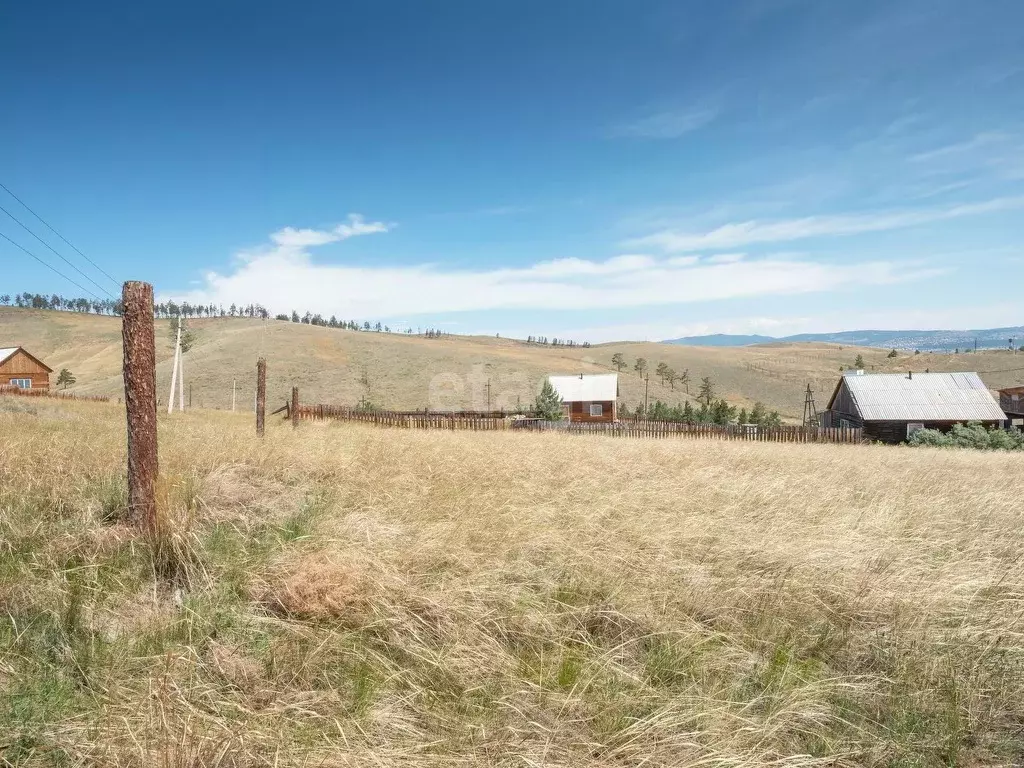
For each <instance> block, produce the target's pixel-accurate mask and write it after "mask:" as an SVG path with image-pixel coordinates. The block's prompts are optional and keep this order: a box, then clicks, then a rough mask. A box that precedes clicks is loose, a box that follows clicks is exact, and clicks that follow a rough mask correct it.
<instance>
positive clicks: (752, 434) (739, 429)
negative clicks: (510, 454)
mask: <svg viewBox="0 0 1024 768" xmlns="http://www.w3.org/2000/svg"><path fill="white" fill-rule="evenodd" d="M298 416H299V419H300V420H306V421H322V420H335V421H355V422H361V423H364V424H374V425H377V426H381V427H397V428H400V429H448V430H456V429H458V430H469V431H473V432H486V431H494V430H515V431H522V432H560V433H563V434H569V435H606V436H609V437H634V438H669V437H680V438H694V439H705V440H708V439H710V440H746V441H751V442H760V443H860V442H862V441H863V430H861V429H845V428H841V427H800V426H788V425H784V426H779V427H769V428H760V427H751V426H744V425H735V424H732V425H729V426H720V425H718V424H679V423H675V422H668V421H639V420H627V421H620V422H615V423H607V424H586V423H580V422H568V421H544V420H543V419H537V418H529V417H526V418H524V417H515V416H504V417H502V416H497V415H479V414H478V413H475V412H453V413H431V412H422V411H419V412H417V411H359V410H356V409H354V408H348V407H346V406H339V405H300V406H299V409H298Z"/></svg>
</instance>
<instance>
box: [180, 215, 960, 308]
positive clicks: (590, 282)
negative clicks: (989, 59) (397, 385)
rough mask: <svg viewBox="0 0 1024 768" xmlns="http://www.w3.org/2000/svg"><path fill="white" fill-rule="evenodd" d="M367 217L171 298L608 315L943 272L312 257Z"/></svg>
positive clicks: (283, 240) (278, 240)
mask: <svg viewBox="0 0 1024 768" xmlns="http://www.w3.org/2000/svg"><path fill="white" fill-rule="evenodd" d="M359 221H360V224H359V226H356V225H354V224H353V223H352V220H351V219H350V223H349V224H348V225H346V226H348V227H349V228H350V229H348V230H344V231H343V233H341V232H338V231H337V229H332V230H326V231H321V230H308V229H293V228H288V229H285V230H280V231H279V232H276V233H274V234H273V235H272V236H271V241H272V244H271V245H269V246H263V247H259V248H256V249H253V250H250V251H246V252H243V253H241V254H239V257H240V258H239V259H238V260H237V261H236V262H235V264H236V267H235V269H234V270H233V271H232V272H231V273H229V274H220V273H214V272H211V273H208V274H207V275H205V277H204V281H203V284H202V286H201V287H200V288H199V289H197V290H193V291H190V292H187V293H183V294H174V295H171V296H170V298H175V299H184V300H188V301H193V302H199V303H216V304H225V305H226V304H231V303H232V302H235V303H237V302H243V303H250V302H254V301H255V302H259V303H261V304H263V305H265V306H267V307H268V308H271V309H272V310H274V311H285V310H291V309H299V308H302V309H309V310H310V311H313V312H320V313H321V314H324V315H329V314H337V315H341V316H345V317H357V318H359V317H361V318H392V317H403V316H409V315H422V314H429V313H434V314H439V313H451V312H460V311H482V310H493V309H521V310H538V309H552V310H567V309H568V310H580V309H605V310H606V309H609V308H614V307H639V306H652V305H667V304H681V303H693V302H705V301H714V300H722V299H731V298H737V297H752V296H764V295H788V294H801V293H811V292H820V291H830V290H834V289H836V288H839V287H849V286H865V285H880V284H891V283H899V282H906V281H911V280H922V279H925V278H928V277H931V276H933V275H936V274H939V273H940V272H941V270H936V269H933V268H930V267H928V266H927V265H924V264H922V263H920V262H900V261H886V260H875V261H865V262H861V263H855V264H833V263H824V262H816V261H814V260H811V259H806V258H800V257H797V256H793V255H791V254H778V255H775V256H767V257H764V258H759V259H743V258H741V257H740V255H739V254H730V255H726V256H725V257H724V258H723V257H712V258H706V259H705V258H700V257H697V256H684V257H662V258H658V257H655V256H651V255H649V254H644V253H630V254H623V255H620V256H615V257H613V258H610V259H605V260H590V259H579V258H566V259H556V260H552V261H541V262H536V263H534V264H531V265H528V266H525V267H519V268H495V269H480V270H455V269H444V268H439V267H436V266H433V265H429V264H418V265H411V266H406V265H394V266H369V267H367V266H349V265H343V264H317V263H315V262H314V261H313V259H312V255H311V253H310V249H312V248H314V247H317V246H322V245H325V244H327V243H329V242H336V241H338V240H343V239H346V237H351V236H353V234H354V233H356V232H358V233H360V234H368V233H369V232H370V231H376V232H382V231H385V228H382V226H383V225H380V223H379V222H378V223H376V224H367V223H365V222H362V220H359ZM344 233H347V234H344ZM327 235H330V238H328V237H327Z"/></svg>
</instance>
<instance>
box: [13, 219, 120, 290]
mask: <svg viewBox="0 0 1024 768" xmlns="http://www.w3.org/2000/svg"><path fill="white" fill-rule="evenodd" d="M0 237H2V238H3V239H4V240H6V241H7V242H8V243H10V244H11V245H13V246H14V247H15V248H18V249H20V250H22V251H24V252H25V253H27V254H28V255H29V256H31V257H32V258H33V259H35V260H36V261H38V262H39V263H40V264H42V265H43V266H44V267H46V268H47V269H48V270H50V271H51V272H55V273H56V274H58V275H60V276H61V277H63V278H64V279H65V280H67V281H68V282H69V283H71V284H72V285H73V286H75V287H76V288H78V289H80V290H83V291H85V292H86V293H88V294H89V295H90V296H92V297H93V298H94V299H96V300H97V301H103V299H102V298H100V297H99V296H97V295H96V294H95V293H93V292H92V291H90V290H89V289H88V288H86V287H85V286H84V285H82V284H81V283H77V282H75V281H74V280H72V279H71V278H70V277H68V276H67V275H65V274H64V273H63V272H61V271H60V270H59V269H57V268H56V267H54V266H53V265H52V264H48V263H47V262H45V261H43V260H42V259H41V258H39V257H38V256H36V255H35V254H34V253H32V251H30V250H29V249H28V248H26V247H25V246H23V245H21V244H19V243H16V242H15V241H14V240H11V238H9V237H8V236H7V235H5V234H4V233H3V232H0Z"/></svg>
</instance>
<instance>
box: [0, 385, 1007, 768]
mask: <svg viewBox="0 0 1024 768" xmlns="http://www.w3.org/2000/svg"><path fill="white" fill-rule="evenodd" d="M160 429H161V435H160V450H161V454H160V462H161V470H162V472H161V474H162V479H161V488H160V493H161V510H162V516H163V517H162V528H161V530H163V531H164V533H165V535H164V537H163V538H162V540H161V542H160V545H159V546H158V547H156V548H155V549H154V546H153V544H152V543H150V542H147V541H144V540H142V539H140V538H139V537H137V536H136V535H135V534H134V532H133V531H132V530H130V529H129V528H127V527H126V526H124V525H123V524H122V523H121V522H120V517H121V515H122V514H123V510H124V496H125V493H124V484H123V481H122V480H121V468H122V466H123V464H124V445H123V444H124V424H123V413H122V412H121V411H120V410H119V409H118V408H117V407H115V406H106V405H94V404H61V403H37V402H31V403H27V402H25V401H18V400H15V399H12V398H0V756H2V757H0V759H2V760H6V761H7V763H9V764H14V765H117V766H150V765H159V766H207V765H220V766H263V765H267V766H270V765H328V766H342V765H353V766H355V765H384V766H387V765H401V766H428V765H430V766H434V765H436V766H441V765H445V766H447V765H509V766H512V765H518V766H541V765H544V766H570V765H571V766H577V765H592V766H622V765H636V766H640V765H644V766H669V765H671V766H755V765H786V766H805V765H807V766H809V765H890V766H897V765H899V766H911V765H970V766H978V765H1010V764H1015V763H1020V762H1021V761H1022V760H1024V733H1022V726H1024V667H1022V665H1024V642H1022V639H1024V638H1022V632H1024V623H1022V621H1021V616H1022V613H1024V560H1022V554H1024V547H1022V545H1024V534H1022V532H1021V522H1022V517H1024V511H1022V505H1021V504H1020V490H1019V489H1020V478H1021V476H1022V469H1024V459H1022V457H1021V456H1019V455H1012V454H992V453H971V452H948V451H946V452H943V451H931V450H924V449H899V448H882V447H878V448H873V447H857V446H818V445H806V446H804V445H784V444H783V445H771V444H769V445H762V444H740V443H718V442H696V441H679V442H674V441H659V442H629V441H624V440H615V439H606V438H599V437H570V436H564V435H556V434H543V435H536V434H529V435H520V434H510V433H447V432H445V433H430V432H419V431H413V432H402V431H398V430H386V431H384V430H381V431H376V430H374V429H372V428H367V427H361V426H352V425H325V424H303V425H301V428H300V429H299V430H297V431H293V430H292V429H291V428H290V427H288V426H284V425H281V424H279V423H278V422H276V421H274V422H273V423H272V424H271V425H270V428H269V429H268V434H267V438H266V440H265V441H263V442H262V443H261V442H258V441H257V440H256V439H255V437H254V436H253V427H252V424H251V423H250V419H249V418H246V417H240V416H239V417H233V416H231V415H230V414H212V413H203V414H194V415H193V414H187V415H185V416H184V417H182V416H179V415H175V417H174V418H171V419H166V418H164V417H161V424H160Z"/></svg>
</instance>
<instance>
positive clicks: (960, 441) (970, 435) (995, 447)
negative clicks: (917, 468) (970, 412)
mask: <svg viewBox="0 0 1024 768" xmlns="http://www.w3.org/2000/svg"><path fill="white" fill-rule="evenodd" d="M909 442H910V445H914V446H918V445H928V446H932V447H937V448H974V449H975V450H982V451H1022V450H1024V432H1021V431H1020V430H1019V429H1014V430H1009V431H1007V430H1003V429H985V427H983V426H982V425H981V424H979V423H978V422H976V421H975V422H970V423H968V424H955V425H954V426H953V429H951V430H950V431H949V433H948V434H943V433H942V432H939V431H938V430H935V429H922V430H920V431H918V432H915V433H914V435H913V436H912V437H911V438H910V441H909Z"/></svg>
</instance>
